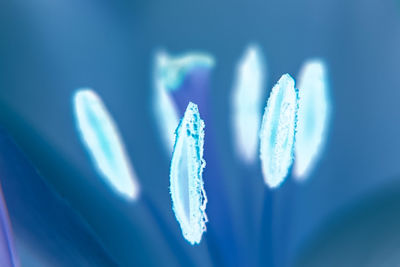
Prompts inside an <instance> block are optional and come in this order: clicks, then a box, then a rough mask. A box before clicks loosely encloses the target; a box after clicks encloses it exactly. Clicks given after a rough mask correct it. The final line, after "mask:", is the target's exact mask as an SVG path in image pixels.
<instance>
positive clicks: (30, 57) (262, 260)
mask: <svg viewBox="0 0 400 267" xmlns="http://www.w3.org/2000/svg"><path fill="white" fill-rule="evenodd" d="M0 31H1V42H0V126H1V127H2V128H3V130H2V131H3V132H4V134H6V135H9V136H11V138H12V139H13V140H14V141H15V143H16V146H17V147H18V150H19V151H20V153H21V155H23V156H21V157H25V158H26V159H27V160H26V162H25V161H24V163H23V164H22V163H21V165H18V168H33V169H35V170H37V173H38V174H32V175H38V176H40V177H39V178H40V179H39V178H37V179H38V181H39V180H43V181H44V183H45V184H47V186H48V188H49V189H48V190H50V191H51V192H53V193H54V194H55V195H56V196H55V197H57V198H59V197H60V198H61V199H62V201H64V202H65V203H67V204H65V205H66V208H67V207H68V209H71V210H72V211H73V213H74V214H75V215H74V216H75V217H76V218H77V220H78V219H79V220H80V221H82V225H84V226H82V227H83V228H82V229H84V230H82V231H87V232H89V233H90V235H89V236H91V237H90V238H91V239H93V240H95V242H94V241H93V242H94V243H96V244H98V245H96V246H99V248H98V249H93V250H90V249H89V251H88V252H85V253H84V252H82V251H81V250H78V252H76V253H78V254H79V253H80V254H81V255H80V256H79V257H78V256H76V255H75V254H74V255H75V256H71V257H60V258H59V259H58V258H57V256H54V255H53V256H52V260H51V261H49V260H48V257H50V256H49V255H50V254H51V253H50V252H49V251H48V250H47V247H46V246H42V247H40V246H39V247H35V246H30V247H24V244H26V242H25V241H24V236H25V235H28V234H29V233H30V231H33V228H37V227H45V229H42V232H43V235H44V236H46V231H47V230H46V229H49V228H51V227H52V224H53V223H56V221H55V220H53V219H52V218H51V217H52V214H51V209H43V210H41V211H39V210H38V211H35V210H33V209H30V208H29V203H25V205H20V206H18V207H20V208H25V209H26V212H30V213H35V212H38V213H37V215H32V216H35V217H40V218H42V216H45V217H49V218H50V219H48V221H46V223H44V224H40V223H37V224H30V221H29V220H25V221H23V222H21V221H18V220H21V217H18V216H17V215H13V214H14V213H15V211H13V210H12V207H10V205H8V210H9V213H10V221H11V225H12V226H13V229H14V228H15V229H14V232H15V236H16V239H17V241H16V251H17V254H18V256H19V258H20V261H21V264H22V266H103V265H104V266H113V265H114V264H115V265H119V266H235V265H236V264H237V265H241V266H395V265H397V264H398V263H399V262H400V256H399V255H400V254H399V253H398V252H399V251H400V232H399V231H398V229H397V226H398V225H399V223H400V214H399V212H398V210H399V209H400V164H399V159H400V138H399V136H400V127H399V126H398V123H397V122H398V118H399V117H400V105H399V99H400V75H399V74H398V73H399V71H400V50H399V48H400V2H399V1H396V0H383V1H382V0H373V1H361V0H356V1H337V0H336V1H333V0H329V1H317V0H307V1H287V0H286V1H282V0H280V1H278V0H272V1H268V0H264V1H261V0H260V1H254V0H250V1H249V0H248V1H235V0H231V1H208V0H203V1H180V0H177V1H163V2H156V1H134V0H114V1H106V0H68V1H67V0H34V1H22V0H7V1H1V3H0ZM250 43H256V44H258V46H259V47H260V48H261V49H262V51H263V55H264V57H265V61H266V66H267V67H266V88H265V90H266V92H265V100H264V101H266V99H267V96H268V95H269V92H270V89H271V88H272V86H273V85H274V84H275V83H276V81H277V80H278V79H279V78H280V77H281V75H282V74H284V73H290V74H292V75H293V76H294V77H296V76H297V74H298V72H299V70H300V67H301V65H302V64H303V63H304V61H306V60H307V59H310V58H315V57H318V58H322V59H323V60H324V61H325V62H326V64H327V66H328V70H329V73H328V75H329V81H330V90H331V99H332V119H331V122H330V128H329V134H328V139H327V142H326V145H325V148H324V151H323V155H322V157H321V159H320V161H319V163H318V165H317V166H316V168H315V170H314V172H313V173H312V175H311V176H310V177H309V179H308V180H307V181H306V182H304V183H300V184H299V183H296V182H294V181H293V179H292V178H291V177H288V179H287V181H286V182H285V183H284V184H283V185H282V187H280V188H279V189H278V190H276V191H274V192H271V191H270V190H269V189H268V188H267V187H266V186H265V185H264V182H263V180H262V175H261V172H260V169H261V168H260V166H259V165H260V164H259V162H257V164H256V165H254V166H251V167H248V166H246V165H244V164H243V163H242V162H241V160H240V159H239V158H238V157H237V156H235V153H234V148H233V140H232V132H231V131H232V128H231V125H230V104H229V103H230V102H229V99H230V94H231V90H232V87H233V83H234V79H235V68H236V65H237V62H238V60H239V59H240V58H241V57H242V55H243V53H244V51H245V49H246V47H247V45H248V44H250ZM158 49H164V50H166V51H168V52H169V53H171V54H179V53H184V52H188V51H193V50H195V51H203V52H206V53H209V54H210V55H212V56H213V57H214V59H215V62H216V64H215V67H214V68H213V70H212V71H211V73H210V77H209V79H210V80H209V91H208V94H207V99H208V100H207V101H208V105H207V108H208V109H207V114H208V116H209V117H212V123H210V124H207V122H206V135H207V129H211V131H212V132H213V133H214V136H213V146H214V152H215V157H216V158H218V164H219V166H218V168H219V172H218V173H219V175H218V177H213V179H219V181H220V185H221V188H220V189H222V190H224V191H225V193H224V194H225V195H226V203H223V204H221V203H220V205H221V207H224V208H227V209H229V210H230V213H231V215H230V217H229V221H228V218H227V217H224V218H219V219H218V220H219V222H218V223H216V224H215V226H214V227H213V220H212V219H213V217H212V216H211V218H209V219H210V222H209V224H208V225H209V228H208V231H207V232H206V233H205V235H204V237H203V240H202V243H201V244H200V245H198V246H191V245H190V244H189V243H187V242H186V241H185V240H184V239H183V237H182V235H181V233H180V228H179V225H178V223H177V222H176V220H175V217H174V214H173V213H172V210H171V202H170V195H169V189H168V187H169V177H168V175H169V163H170V158H169V156H168V155H167V154H166V153H165V150H164V147H163V145H162V141H161V138H160V136H159V132H158V130H157V127H156V125H155V120H154V116H153V113H152V109H151V107H152V106H151V105H152V94H153V86H154V84H153V65H154V54H155V52H156V51H157V50H158ZM81 87H90V88H93V89H94V90H95V91H96V92H97V93H98V94H99V95H100V96H101V98H102V99H103V101H104V103H105V105H106V106H107V108H108V110H109V112H110V113H111V114H112V116H113V118H114V119H115V122H116V123H117V124H118V128H119V130H120V134H121V137H122V138H123V140H124V143H125V146H126V150H127V153H128V155H129V157H130V159H131V163H132V165H133V166H134V168H135V171H136V173H137V178H138V181H139V183H140V184H141V189H142V191H143V196H144V199H145V200H139V201H138V202H127V201H124V200H123V199H122V200H121V198H119V197H118V196H117V195H116V194H114V191H112V190H111V189H110V188H108V187H107V186H106V184H105V183H104V182H103V181H102V180H101V179H99V177H98V174H97V173H96V172H95V170H94V168H93V165H92V163H91V161H90V158H89V157H88V155H87V153H86V152H85V150H84V148H83V147H82V144H81V142H80V140H79V136H78V135H77V132H76V125H75V121H74V117H73V112H72V96H73V93H74V92H75V90H76V89H77V88H81ZM200 113H202V110H200ZM14 141H12V142H14ZM10 142H11V141H10ZM7 151H8V150H4V149H3V151H0V158H2V162H4V164H2V165H1V166H3V165H4V166H8V167H7V168H11V167H10V166H9V165H10V164H13V162H12V161H11V159H10V158H9V157H8V154H7V153H8V152H7ZM15 153H17V152H15ZM206 161H207V158H206ZM25 165H26V166H25ZM4 168H6V167H4ZM18 168H17V167H15V169H18ZM207 171H209V172H212V170H206V171H205V173H204V182H205V187H206V188H205V189H206V191H208V190H209V191H212V190H213V189H212V188H208V186H207V179H211V178H210V177H207ZM7 173H9V175H11V176H12V175H13V174H12V172H7ZM0 174H2V172H1V170H0ZM24 177H25V176H24ZM26 177H27V176H26ZM7 179H13V181H17V182H18V183H19V180H18V179H20V181H21V183H24V182H23V181H24V180H23V179H27V178H22V176H21V175H20V176H18V175H16V176H15V177H14V178H11V177H9V178H6V177H3V174H2V176H1V177H0V182H1V183H2V186H3V193H4V196H5V201H6V203H8V202H12V201H13V200H12V199H17V198H18V197H21V196H20V195H18V194H16V193H12V192H7V190H6V189H7V186H5V185H4V180H7ZM15 179H17V180H15ZM2 180H3V181H2ZM38 183H39V182H38ZM243 186H244V187H246V189H243ZM15 188H16V187H15ZM242 189H243V190H244V191H246V194H247V195H245V194H244V193H243V190H242ZM16 190H17V189H16ZM32 194H33V196H32V197H33V198H39V199H40V198H41V196H42V194H39V193H37V194H36V193H35V192H33V193H32ZM211 195H212V194H211ZM249 195H250V196H253V198H252V199H250V200H249V199H248V198H247V197H246V196H249ZM269 195H272V197H268V196H269ZM242 199H247V201H244V202H242V201H241V200H242ZM212 200H213V199H212V197H211V198H209V203H208V207H209V208H211V209H212V207H213V205H214V204H213V201H212ZM214 203H215V202H214ZM268 203H272V204H270V205H272V206H273V207H271V206H269V204H268ZM43 205H44V204H43ZM63 205H64V204H63ZM224 205H225V206H224ZM15 207H17V206H15ZM72 211H71V212H72ZM47 212H48V213H49V214H46V213H47ZM43 213H44V214H46V215H43ZM15 214H16V213H15ZM246 214H252V215H251V216H254V218H255V219H254V220H255V221H256V223H257V225H261V228H263V227H264V225H263V224H264V223H266V221H267V225H268V226H266V228H267V229H269V230H267V231H266V232H267V233H265V230H261V231H260V232H261V233H260V234H259V236H258V235H257V234H256V233H255V232H252V235H254V238H253V237H252V238H246V235H247V234H246V233H247V231H252V229H253V227H254V225H248V220H247V219H246V218H243V216H245V215H246ZM266 214H267V215H266ZM59 216H61V217H60V218H59V220H57V222H58V221H64V222H65V220H67V219H65V220H64V219H63V218H62V215H59ZM71 216H72V215H71ZM75 217H74V218H75ZM215 220H217V219H215ZM215 220H214V221H215ZM231 222H233V224H234V226H232V232H231V233H227V234H226V235H228V234H229V235H233V237H232V240H233V241H232V242H233V244H235V245H232V246H228V245H227V244H226V243H224V242H223V241H221V239H219V238H212V235H217V236H218V231H219V230H220V229H221V225H227V224H230V223H231ZM18 224H20V225H24V227H25V228H24V230H23V231H22V230H21V231H20V230H19V229H20V227H18V226H15V225H18ZM66 225H68V221H67V222H66ZM57 229H58V228H57ZM79 229H81V228H79ZM271 229H272V230H271ZM69 231H71V230H70V229H69V227H67V226H66V227H59V229H58V230H57V231H56V232H57V233H58V234H59V235H61V237H60V236H58V235H57V234H55V235H54V238H53V239H51V238H50V240H49V241H48V242H49V245H48V247H54V246H57V248H59V250H58V253H59V254H62V251H63V249H65V247H75V246H78V245H77V244H79V243H81V242H82V240H80V239H79V238H76V239H74V238H72V237H71V238H70V237H68V236H69V233H70V232H69ZM79 231H80V230H79ZM79 231H75V230H74V231H72V232H71V233H72V234H71V236H74V235H79V236H80V234H79V233H80V232H79ZM27 232H28V233H27ZM215 232H217V233H215ZM30 235H33V236H34V235H36V233H30ZM243 236H245V237H243ZM257 236H258V237H259V238H257ZM222 237H224V234H222ZM62 238H64V239H67V241H65V242H61V241H60V240H61V239H62ZM248 239H249V240H248ZM18 240H21V241H18ZM243 240H246V241H243ZM266 240H267V241H266ZM242 241H243V242H242ZM252 242H253V243H257V245H254V249H255V250H256V253H253V252H254V251H253V252H251V251H249V250H250V249H248V248H249V247H251V243H252ZM81 244H82V243H81ZM90 244H91V243H90ZM32 250H33V252H32ZM26 251H31V252H29V253H28V252H26ZM79 251H80V252H79ZM38 253H39V254H40V255H41V257H40V259H39V257H38V258H35V259H33V258H29V257H28V256H29V255H31V254H32V255H33V254H38ZM56 254H57V253H56ZM100 254H102V255H103V254H104V255H107V256H100ZM88 255H90V257H89V256H88ZM103 257H104V258H107V259H109V260H99V259H102V258H103ZM82 258H86V259H88V258H90V259H93V261H91V260H87V261H85V263H83V260H82ZM266 258H273V260H268V259H266ZM235 263H236V264H235ZM237 265H236V266H237Z"/></svg>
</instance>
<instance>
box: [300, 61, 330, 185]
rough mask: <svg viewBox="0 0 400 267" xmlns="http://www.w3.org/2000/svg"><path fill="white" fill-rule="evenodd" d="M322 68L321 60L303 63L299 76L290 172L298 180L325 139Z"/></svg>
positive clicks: (326, 106) (326, 103) (326, 118)
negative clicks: (294, 138) (291, 171)
mask: <svg viewBox="0 0 400 267" xmlns="http://www.w3.org/2000/svg"><path fill="white" fill-rule="evenodd" d="M326 76H327V74H326V68H325V65H324V63H323V62H322V61H320V60H312V61H308V62H306V63H305V64H304V66H303V68H302V70H301V72H300V75H299V87H298V88H299V96H300V102H299V112H298V125H297V136H296V145H295V156H296V160H295V164H294V174H295V177H296V178H297V179H299V180H304V179H305V178H307V177H308V176H309V175H310V173H311V171H312V170H313V168H314V167H315V164H316V162H317V161H318V158H319V156H320V155H321V151H322V148H323V145H324V142H325V139H326V135H327V128H328V124H329V117H330V102H329V93H328V82H327V77H326Z"/></svg>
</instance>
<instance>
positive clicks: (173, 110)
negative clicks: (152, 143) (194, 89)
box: [153, 51, 215, 154]
mask: <svg viewBox="0 0 400 267" xmlns="http://www.w3.org/2000/svg"><path fill="white" fill-rule="evenodd" d="M214 64H215V63H214V59H213V57H211V56H210V55H208V54H205V53H194V52H191V53H186V54H183V55H179V56H175V57H172V56H170V55H168V54H167V53H166V52H162V51H159V52H157V53H156V56H155V66H154V74H153V75H154V100H153V101H154V102H153V110H154V115H155V118H156V121H157V124H158V128H159V130H160V135H161V138H162V140H163V143H164V146H165V148H166V150H167V151H168V153H169V154H171V153H172V149H173V146H174V131H175V129H176V127H177V126H178V123H179V113H178V109H177V107H176V105H175V103H174V101H173V99H172V97H171V96H170V92H171V91H175V90H178V88H179V87H180V86H181V85H182V83H183V81H184V80H185V78H186V77H187V75H188V73H190V72H191V71H193V70H194V69H197V68H206V69H208V68H212V67H213V66H214Z"/></svg>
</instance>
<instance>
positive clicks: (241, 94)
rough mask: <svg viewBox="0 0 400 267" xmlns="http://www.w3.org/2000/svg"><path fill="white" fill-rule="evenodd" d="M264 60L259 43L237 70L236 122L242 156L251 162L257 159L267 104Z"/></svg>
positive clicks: (238, 147)
mask: <svg viewBox="0 0 400 267" xmlns="http://www.w3.org/2000/svg"><path fill="white" fill-rule="evenodd" d="M264 72H265V67H264V61H263V59H262V54H261V52H260V49H259V48H258V47H257V46H254V45H252V46H249V47H248V48H247V50H246V52H245V54H244V56H243V58H242V59H241V60H240V61H239V63H238V66H237V69H236V83H235V86H234V89H233V94H232V124H233V134H234V138H235V145H236V151H237V153H238V155H239V156H240V157H241V158H242V159H243V160H244V161H245V162H246V163H248V164H251V163H253V162H254V160H255V159H256V155H257V147H258V132H259V130H260V123H261V112H262V104H263V100H262V99H263V91H264V76H265V73H264Z"/></svg>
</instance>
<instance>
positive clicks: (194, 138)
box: [170, 103, 207, 245]
mask: <svg viewBox="0 0 400 267" xmlns="http://www.w3.org/2000/svg"><path fill="white" fill-rule="evenodd" d="M175 135H176V138H175V146H174V151H173V154H172V160H171V169H170V193H171V198H172V208H173V210H174V213H175V216H176V219H177V221H178V222H179V224H180V226H181V229H182V234H183V236H184V238H185V239H186V240H187V241H189V242H190V243H191V244H192V245H194V244H198V243H200V241H201V237H202V235H203V232H204V231H205V230H206V222H207V216H206V213H205V209H206V205H207V197H206V194H205V191H204V185H203V178H202V173H203V168H204V167H205V161H204V159H203V144H204V122H203V120H201V119H200V114H199V111H198V108H197V105H195V104H193V103H189V105H188V107H187V109H186V112H185V115H184V116H183V118H182V120H181V122H180V124H179V126H178V128H177V129H176V133H175Z"/></svg>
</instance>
